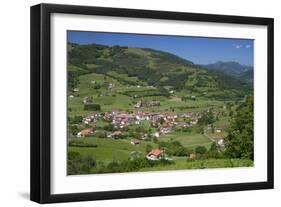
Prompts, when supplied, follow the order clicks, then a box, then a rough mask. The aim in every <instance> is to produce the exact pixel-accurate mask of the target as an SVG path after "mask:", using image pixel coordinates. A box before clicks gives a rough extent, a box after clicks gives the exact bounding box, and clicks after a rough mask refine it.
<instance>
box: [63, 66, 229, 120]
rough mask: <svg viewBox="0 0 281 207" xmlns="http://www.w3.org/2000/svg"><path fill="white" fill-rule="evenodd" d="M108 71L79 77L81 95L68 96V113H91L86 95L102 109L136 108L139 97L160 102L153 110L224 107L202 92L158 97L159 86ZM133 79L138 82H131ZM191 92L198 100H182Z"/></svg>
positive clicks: (181, 92)
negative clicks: (85, 102) (84, 104)
mask: <svg viewBox="0 0 281 207" xmlns="http://www.w3.org/2000/svg"><path fill="white" fill-rule="evenodd" d="M108 73H109V74H108V75H104V74H96V73H92V74H87V75H81V76H80V77H79V82H80V84H79V87H78V89H79V92H78V95H77V96H75V97H73V98H68V107H69V108H71V111H69V116H77V115H81V116H84V115H86V114H87V113H88V112H87V111H84V110H83V104H82V102H83V99H84V97H86V96H91V97H93V100H94V102H95V103H98V104H100V105H101V108H102V111H112V110H113V109H118V110H135V108H134V105H135V103H136V102H137V101H140V100H144V101H152V100H153V101H160V102H161V105H160V106H159V107H153V108H150V109H148V110H150V111H171V110H173V111H175V112H182V113H183V112H196V111H202V110H205V109H206V108H208V107H209V106H216V107H223V105H224V103H223V102H222V101H217V100H210V99H207V98H205V97H204V96H202V94H201V96H199V94H196V93H192V94H191V93H190V92H188V91H180V92H174V93H173V94H172V95H171V96H170V97H166V96H161V95H160V96H159V95H157V96H156V95H154V94H155V93H156V94H157V93H159V91H158V89H156V88H155V87H153V86H147V85H146V83H144V82H142V81H137V80H136V78H135V77H128V76H126V75H125V74H117V73H116V72H113V71H110V72H108ZM114 77H115V78H114ZM131 82H133V83H136V84H135V85H130V84H129V83H131ZM109 84H112V86H113V87H112V89H109V87H108V85H109ZM97 86H98V89H97ZM149 94H151V95H149ZM143 95H145V96H143ZM191 95H194V96H196V97H197V98H196V100H186V101H183V100H182V97H186V96H191ZM139 110H140V111H141V110H143V109H139ZM146 110H147V109H146Z"/></svg>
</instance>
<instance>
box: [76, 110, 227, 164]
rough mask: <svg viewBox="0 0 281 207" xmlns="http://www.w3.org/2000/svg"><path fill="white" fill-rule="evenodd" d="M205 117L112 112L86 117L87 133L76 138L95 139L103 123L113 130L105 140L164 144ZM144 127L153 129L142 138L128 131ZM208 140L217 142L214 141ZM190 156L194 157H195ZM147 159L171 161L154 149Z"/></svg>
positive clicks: (82, 131)
mask: <svg viewBox="0 0 281 207" xmlns="http://www.w3.org/2000/svg"><path fill="white" fill-rule="evenodd" d="M201 116H202V114H201V113H200V112H187V113H181V114H178V113H174V112H143V111H135V112H127V111H118V110H115V111H111V112H103V113H93V114H91V115H87V116H85V117H83V119H82V123H81V127H83V129H82V130H81V131H79V132H78V133H77V135H76V137H77V138H82V137H91V136H95V135H96V133H97V131H98V130H97V127H96V124H97V123H98V122H99V121H103V122H106V123H108V124H110V125H111V126H112V129H110V130H106V131H105V134H104V138H107V139H124V138H125V139H129V140H130V143H131V144H132V145H139V144H140V143H141V140H148V139H156V140H161V137H162V136H165V135H167V134H169V133H172V132H174V131H175V130H177V129H179V128H180V129H187V128H191V127H193V126H196V125H197V123H198V120H199V119H200V117H201ZM143 123H146V124H148V125H149V127H148V129H147V130H144V131H142V132H141V133H140V134H139V136H138V137H132V136H130V135H128V128H129V127H130V126H141V125H142V124H143ZM85 127H86V128H85ZM216 132H217V133H221V129H216ZM206 136H207V135H206ZM208 138H209V139H210V140H211V141H214V142H216V141H215V140H213V139H212V138H211V137H208ZM217 144H218V145H220V146H223V139H220V140H218V142H217ZM190 156H191V157H192V156H194V155H193V154H192V155H190ZM146 158H147V159H149V160H159V159H163V158H164V159H170V158H168V157H167V156H164V152H163V151H162V150H160V149H158V148H155V149H151V151H150V152H148V153H147V155H146Z"/></svg>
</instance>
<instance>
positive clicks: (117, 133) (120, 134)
mask: <svg viewBox="0 0 281 207" xmlns="http://www.w3.org/2000/svg"><path fill="white" fill-rule="evenodd" d="M122 135H123V133H122V132H121V131H115V132H113V133H112V134H111V135H110V136H111V137H112V138H120V137H121V136H122Z"/></svg>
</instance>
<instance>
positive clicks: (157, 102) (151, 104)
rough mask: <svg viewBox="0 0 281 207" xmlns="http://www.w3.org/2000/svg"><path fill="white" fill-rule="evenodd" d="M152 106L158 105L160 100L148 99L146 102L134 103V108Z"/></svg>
mask: <svg viewBox="0 0 281 207" xmlns="http://www.w3.org/2000/svg"><path fill="white" fill-rule="evenodd" d="M154 106H160V101H148V102H143V101H139V102H137V103H136V104H135V108H142V107H146V108H148V107H154Z"/></svg>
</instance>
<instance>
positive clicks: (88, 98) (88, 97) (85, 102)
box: [83, 96, 93, 104]
mask: <svg viewBox="0 0 281 207" xmlns="http://www.w3.org/2000/svg"><path fill="white" fill-rule="evenodd" d="M88 103H93V97H92V96H86V97H85V98H84V99H83V104H88Z"/></svg>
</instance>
